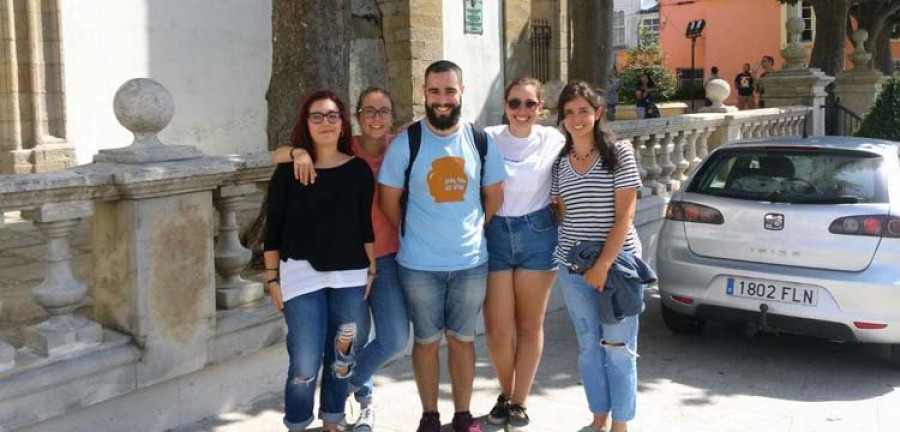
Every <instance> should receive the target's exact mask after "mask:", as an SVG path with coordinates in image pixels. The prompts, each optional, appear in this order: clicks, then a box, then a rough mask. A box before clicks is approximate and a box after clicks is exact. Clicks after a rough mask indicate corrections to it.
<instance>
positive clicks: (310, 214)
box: [264, 90, 375, 431]
mask: <svg viewBox="0 0 900 432" xmlns="http://www.w3.org/2000/svg"><path fill="white" fill-rule="evenodd" d="M291 144H292V145H293V146H294V147H299V148H302V149H303V150H305V151H306V152H307V153H308V154H309V156H310V157H311V159H312V160H313V162H314V166H315V170H316V181H315V183H311V184H306V185H304V184H302V183H300V182H298V181H295V179H294V175H293V166H292V165H291V164H289V163H285V164H279V165H278V166H277V167H276V168H275V173H274V174H273V175H272V180H271V181H270V182H269V195H268V210H267V213H268V214H267V228H266V238H265V252H264V260H265V266H266V286H267V288H268V290H269V294H270V296H271V299H272V303H273V304H274V305H275V307H276V308H278V309H279V310H281V311H282V312H283V313H284V318H285V321H286V322H287V326H288V334H287V349H288V355H289V358H290V367H289V369H288V376H287V382H286V384H285V392H284V393H285V395H284V405H285V408H284V410H285V416H284V424H285V426H287V427H288V429H289V430H291V431H302V430H305V429H306V428H307V427H308V426H309V425H310V423H312V421H313V419H314V417H313V405H314V400H313V399H314V396H315V391H316V381H317V377H318V375H319V368H320V367H321V366H322V365H323V363H324V368H323V369H324V371H323V373H322V391H321V394H320V398H319V399H320V406H319V418H321V419H322V422H323V423H324V429H325V430H327V431H336V430H338V425H339V424H340V423H341V422H343V419H344V404H345V402H346V399H347V389H348V378H349V377H350V376H352V368H353V366H354V350H355V346H354V345H355V342H354V340H355V338H356V333H357V331H356V322H357V319H358V318H359V310H360V305H361V304H362V302H363V299H364V298H365V297H366V296H367V295H368V291H369V289H370V288H371V286H372V282H373V280H374V277H375V253H374V244H373V243H374V240H375V235H374V231H373V229H372V217H371V211H372V196H373V191H374V187H375V180H374V177H373V176H372V171H371V170H370V169H369V166H368V165H367V164H366V162H365V161H363V160H362V159H359V158H356V157H354V156H353V149H352V143H351V130H350V119H349V117H348V115H347V110H346V109H345V108H344V103H343V102H342V101H341V99H340V98H339V97H338V96H337V95H336V94H334V93H333V92H331V91H328V90H323V91H317V92H314V93H312V94H310V95H309V96H307V97H306V99H305V100H304V101H303V104H302V105H301V107H300V112H299V114H298V115H297V121H296V123H295V125H294V130H293V133H292V134H291Z"/></svg>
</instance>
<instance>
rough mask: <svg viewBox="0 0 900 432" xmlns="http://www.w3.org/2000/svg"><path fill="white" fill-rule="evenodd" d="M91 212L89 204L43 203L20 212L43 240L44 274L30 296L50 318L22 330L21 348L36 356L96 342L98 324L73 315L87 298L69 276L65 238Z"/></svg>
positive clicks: (99, 331)
mask: <svg viewBox="0 0 900 432" xmlns="http://www.w3.org/2000/svg"><path fill="white" fill-rule="evenodd" d="M93 211H94V205H93V203H92V202H89V201H88V202H72V203H62V204H45V205H42V206H40V207H38V208H37V209H35V210H30V211H27V212H24V216H25V217H27V218H29V219H31V220H33V221H34V225H35V226H36V227H37V228H38V230H39V231H41V233H43V234H44V236H45V237H46V238H47V274H46V276H44V281H43V282H41V284H40V285H38V286H37V287H36V288H34V290H32V293H33V294H34V299H35V302H36V303H37V304H39V305H41V306H42V307H43V308H44V309H46V310H47V312H49V313H50V319H48V320H46V321H44V322H42V323H40V324H38V325H36V326H33V327H28V328H26V329H25V345H26V346H27V347H29V348H31V349H33V350H34V351H35V352H37V353H38V354H40V355H43V356H48V357H54V356H56V355H58V354H61V353H66V352H71V351H72V350H73V349H75V348H78V347H83V346H91V345H95V344H98V343H100V341H101V340H102V339H103V330H102V328H101V327H100V325H99V324H97V323H95V322H93V321H90V320H88V319H86V318H83V317H80V316H76V315H74V314H73V312H74V311H75V309H76V308H77V307H78V306H80V305H81V302H82V301H83V300H84V297H85V296H86V295H87V291H88V288H87V285H86V284H85V283H84V282H82V281H80V280H78V279H77V278H76V277H75V275H74V274H73V273H72V253H71V251H70V247H69V239H70V237H71V235H72V229H73V228H75V226H76V225H78V223H79V222H80V221H81V219H82V218H85V217H88V216H90V215H91V214H92V213H93Z"/></svg>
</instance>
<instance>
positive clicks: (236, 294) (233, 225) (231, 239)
mask: <svg viewBox="0 0 900 432" xmlns="http://www.w3.org/2000/svg"><path fill="white" fill-rule="evenodd" d="M256 191H257V190H256V184H252V183H251V184H243V185H235V186H222V187H220V188H219V189H216V191H215V193H214V194H213V196H214V198H215V203H216V208H217V209H218V210H219V237H218V240H217V241H216V271H217V272H218V273H219V275H220V276H221V277H222V280H221V282H219V283H218V284H217V285H216V306H218V307H219V308H221V309H231V308H233V307H236V306H240V305H243V304H247V303H252V302H254V301H256V300H259V299H261V298H262V296H263V286H262V284H261V283H259V282H252V281H248V280H244V279H243V278H241V271H243V270H244V267H246V266H247V263H249V262H250V258H251V256H252V253H251V252H250V249H247V248H245V247H244V246H243V245H242V244H241V241H240V239H239V238H238V224H237V217H236V214H235V210H237V208H238V206H239V205H240V204H241V201H243V200H244V196H246V195H250V194H253V193H256Z"/></svg>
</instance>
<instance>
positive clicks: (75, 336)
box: [25, 315, 103, 358]
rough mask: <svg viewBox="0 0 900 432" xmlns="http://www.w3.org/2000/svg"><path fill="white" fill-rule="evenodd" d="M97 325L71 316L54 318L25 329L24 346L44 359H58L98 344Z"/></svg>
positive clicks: (100, 329) (99, 329)
mask: <svg viewBox="0 0 900 432" xmlns="http://www.w3.org/2000/svg"><path fill="white" fill-rule="evenodd" d="M102 339H103V329H102V328H101V327H100V325H99V324H97V323H95V322H93V321H89V320H87V319H85V318H82V317H79V316H73V315H64V316H56V317H53V318H50V319H49V320H47V321H45V322H42V323H40V324H38V325H36V326H31V327H27V328H26V329H25V345H26V346H28V347H29V348H31V349H33V350H34V351H35V352H36V353H37V354H39V355H42V356H45V357H50V358H54V357H59V356H61V355H64V354H69V353H72V352H75V351H79V350H82V349H85V348H89V347H92V346H95V345H97V344H99V343H100V342H101V341H102Z"/></svg>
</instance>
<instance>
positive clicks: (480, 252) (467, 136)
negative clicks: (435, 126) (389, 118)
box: [378, 120, 506, 271]
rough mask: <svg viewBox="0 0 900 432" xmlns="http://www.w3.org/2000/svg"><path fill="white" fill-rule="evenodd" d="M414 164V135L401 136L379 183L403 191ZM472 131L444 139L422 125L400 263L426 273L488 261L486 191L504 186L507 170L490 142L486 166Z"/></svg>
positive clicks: (463, 130)
mask: <svg viewBox="0 0 900 432" xmlns="http://www.w3.org/2000/svg"><path fill="white" fill-rule="evenodd" d="M408 161H409V136H408V135H407V134H406V133H405V132H404V133H400V134H398V135H397V136H396V137H395V138H394V141H393V142H392V143H391V145H390V147H389V148H388V151H387V153H386V154H385V156H384V162H382V165H381V171H380V173H379V175H378V182H379V183H381V184H383V185H386V186H390V187H393V188H397V189H403V180H404V172H405V171H406V165H407V163H408ZM480 165H481V161H480V157H479V156H478V150H477V149H476V147H475V139H474V137H473V135H472V127H471V125H470V124H469V123H465V124H463V125H462V126H461V127H460V128H459V130H457V131H456V133H454V134H453V135H450V136H447V137H440V136H437V135H435V134H434V133H432V132H431V129H429V128H428V126H427V125H426V124H425V122H424V120H423V121H422V144H421V146H420V147H419V154H418V155H417V156H416V160H415V161H414V162H413V166H412V170H411V172H410V176H409V202H408V204H407V210H406V221H405V223H406V234H405V235H401V237H400V251H399V252H398V253H397V262H398V263H400V265H402V266H404V267H406V268H410V269H414V270H425V271H458V270H466V269H470V268H473V267H477V266H479V265H481V264H484V263H485V262H487V258H488V255H487V243H486V241H485V238H484V210H483V209H482V208H481V188H482V187H484V186H490V185H493V184H496V183H499V182H501V181H503V180H504V179H505V178H506V171H505V169H504V167H503V159H502V157H501V156H500V153H499V151H498V150H497V146H495V145H494V143H493V142H491V141H490V138H488V152H487V156H486V157H485V163H484V181H480V177H481V166H480Z"/></svg>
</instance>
